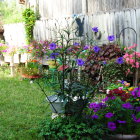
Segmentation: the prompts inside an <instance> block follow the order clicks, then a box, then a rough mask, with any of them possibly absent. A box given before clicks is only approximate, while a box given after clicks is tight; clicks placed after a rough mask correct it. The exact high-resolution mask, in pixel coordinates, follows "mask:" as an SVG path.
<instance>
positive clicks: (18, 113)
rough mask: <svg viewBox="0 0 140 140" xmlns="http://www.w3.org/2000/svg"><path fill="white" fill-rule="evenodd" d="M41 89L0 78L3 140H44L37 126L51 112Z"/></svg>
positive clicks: (0, 111) (33, 85)
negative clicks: (38, 132)
mask: <svg viewBox="0 0 140 140" xmlns="http://www.w3.org/2000/svg"><path fill="white" fill-rule="evenodd" d="M44 99H45V96H44V95H43V94H42V93H41V91H40V89H39V88H38V86H37V85H36V84H35V83H33V84H30V83H29V81H28V80H22V81H21V80H20V79H19V78H12V77H4V76H1V75H0V140H41V138H39V137H38V134H37V130H36V128H37V126H38V123H39V122H40V121H41V120H42V119H43V118H44V117H46V116H48V117H49V115H50V113H51V112H50V111H49V106H48V103H47V102H45V100H44Z"/></svg>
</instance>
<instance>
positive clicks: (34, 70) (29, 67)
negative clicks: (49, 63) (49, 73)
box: [21, 60, 41, 76]
mask: <svg viewBox="0 0 140 140" xmlns="http://www.w3.org/2000/svg"><path fill="white" fill-rule="evenodd" d="M40 68H41V64H40V63H39V62H38V61H37V60H28V61H27V62H26V65H25V67H21V72H22V75H29V76H38V75H41V71H40Z"/></svg>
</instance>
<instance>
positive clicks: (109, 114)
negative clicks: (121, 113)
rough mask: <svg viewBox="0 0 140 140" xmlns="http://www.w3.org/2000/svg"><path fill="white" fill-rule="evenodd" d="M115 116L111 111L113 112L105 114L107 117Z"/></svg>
mask: <svg viewBox="0 0 140 140" xmlns="http://www.w3.org/2000/svg"><path fill="white" fill-rule="evenodd" d="M113 116H114V114H113V113H111V112H109V113H106V114H105V117H106V118H111V117H113Z"/></svg>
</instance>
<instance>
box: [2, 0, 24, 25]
mask: <svg viewBox="0 0 140 140" xmlns="http://www.w3.org/2000/svg"><path fill="white" fill-rule="evenodd" d="M23 8H24V7H18V6H17V5H16V2H15V1H10V2H7V1H3V2H0V19H1V21H2V22H3V23H4V24H10V23H18V22H23V19H22V10H23Z"/></svg>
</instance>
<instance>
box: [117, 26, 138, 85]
mask: <svg viewBox="0 0 140 140" xmlns="http://www.w3.org/2000/svg"><path fill="white" fill-rule="evenodd" d="M126 30H132V31H133V32H134V33H135V36H136V40H135V43H136V44H137V37H138V35H137V32H136V30H135V29H134V28H132V27H126V28H123V29H122V30H121V32H120V33H119V35H118V36H117V38H118V39H119V40H120V37H121V34H122V33H123V34H124V32H125V31H126ZM123 45H124V37H123ZM136 50H137V46H136V47H135V52H136ZM135 65H136V53H135ZM134 74H135V75H134V77H133V85H134V86H137V85H138V69H137V68H135V71H134Z"/></svg>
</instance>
